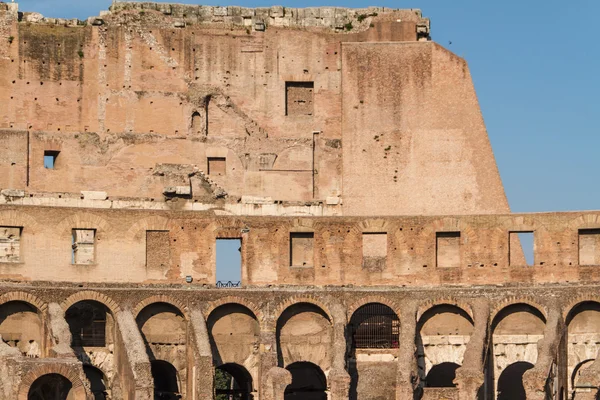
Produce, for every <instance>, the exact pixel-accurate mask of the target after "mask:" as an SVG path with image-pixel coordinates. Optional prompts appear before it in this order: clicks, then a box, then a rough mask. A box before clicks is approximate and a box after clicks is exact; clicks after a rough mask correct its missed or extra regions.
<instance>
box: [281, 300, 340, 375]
mask: <svg viewBox="0 0 600 400" xmlns="http://www.w3.org/2000/svg"><path fill="white" fill-rule="evenodd" d="M275 337H276V341H277V357H278V363H279V365H280V366H281V367H285V366H286V365H289V364H292V363H294V362H299V361H310V362H312V363H313V364H315V365H319V367H320V368H321V369H322V370H324V371H326V370H328V369H329V368H330V367H331V361H332V357H331V356H332V354H331V346H332V343H333V320H332V319H331V315H330V314H328V313H327V312H326V311H325V310H324V309H323V308H322V307H320V306H318V305H317V304H315V303H314V302H295V303H294V304H292V305H290V306H289V307H286V308H285V309H284V310H283V312H282V313H281V314H280V315H279V316H278V318H277V324H276V327H275Z"/></svg>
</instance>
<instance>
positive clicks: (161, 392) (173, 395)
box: [150, 360, 181, 400]
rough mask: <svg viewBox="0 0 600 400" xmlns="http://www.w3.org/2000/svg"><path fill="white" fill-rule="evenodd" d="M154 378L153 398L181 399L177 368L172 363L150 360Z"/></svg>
mask: <svg viewBox="0 0 600 400" xmlns="http://www.w3.org/2000/svg"><path fill="white" fill-rule="evenodd" d="M150 367H151V370H152V378H153V379H154V400H175V399H181V393H180V392H179V383H178V379H177V370H176V369H175V367H174V366H173V364H171V363H169V362H167V361H163V360H152V361H151V362H150Z"/></svg>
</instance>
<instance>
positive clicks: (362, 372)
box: [348, 303, 400, 400]
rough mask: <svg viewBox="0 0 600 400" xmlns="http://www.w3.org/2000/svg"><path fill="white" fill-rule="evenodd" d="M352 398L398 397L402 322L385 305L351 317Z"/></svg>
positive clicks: (383, 399) (384, 399) (365, 307)
mask: <svg viewBox="0 0 600 400" xmlns="http://www.w3.org/2000/svg"><path fill="white" fill-rule="evenodd" d="M348 334H349V335H350V338H349V339H350V354H349V357H348V373H349V374H350V379H351V380H350V399H351V400H355V399H359V398H377V399H381V400H392V399H394V398H395V382H396V377H395V374H396V373H395V365H396V364H397V362H395V359H396V357H398V346H399V343H400V320H399V319H398V315H397V314H396V313H395V312H394V310H393V309H392V308H390V307H388V306H386V305H384V304H381V303H368V304H365V305H363V306H361V307H360V308H358V309H357V310H356V311H355V312H354V313H353V314H352V317H351V318H350V323H349V326H348Z"/></svg>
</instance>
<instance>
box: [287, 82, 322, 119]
mask: <svg viewBox="0 0 600 400" xmlns="http://www.w3.org/2000/svg"><path fill="white" fill-rule="evenodd" d="M314 87H315V85H314V82H286V83H285V115H290V116H301V115H313V112H314V104H313V94H314Z"/></svg>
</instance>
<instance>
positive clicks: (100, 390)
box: [83, 365, 108, 400]
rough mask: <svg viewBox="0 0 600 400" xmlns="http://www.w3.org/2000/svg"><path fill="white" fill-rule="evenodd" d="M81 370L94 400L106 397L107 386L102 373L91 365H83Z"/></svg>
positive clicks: (103, 399) (101, 399)
mask: <svg viewBox="0 0 600 400" xmlns="http://www.w3.org/2000/svg"><path fill="white" fill-rule="evenodd" d="M83 372H84V373H85V377H86V378H87V380H88V382H89V383H90V391H91V392H92V397H93V398H94V400H106V399H108V391H107V389H108V388H107V384H106V377H105V376H104V373H103V372H102V371H100V370H99V369H98V368H96V367H93V366H91V365H84V366H83Z"/></svg>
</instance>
